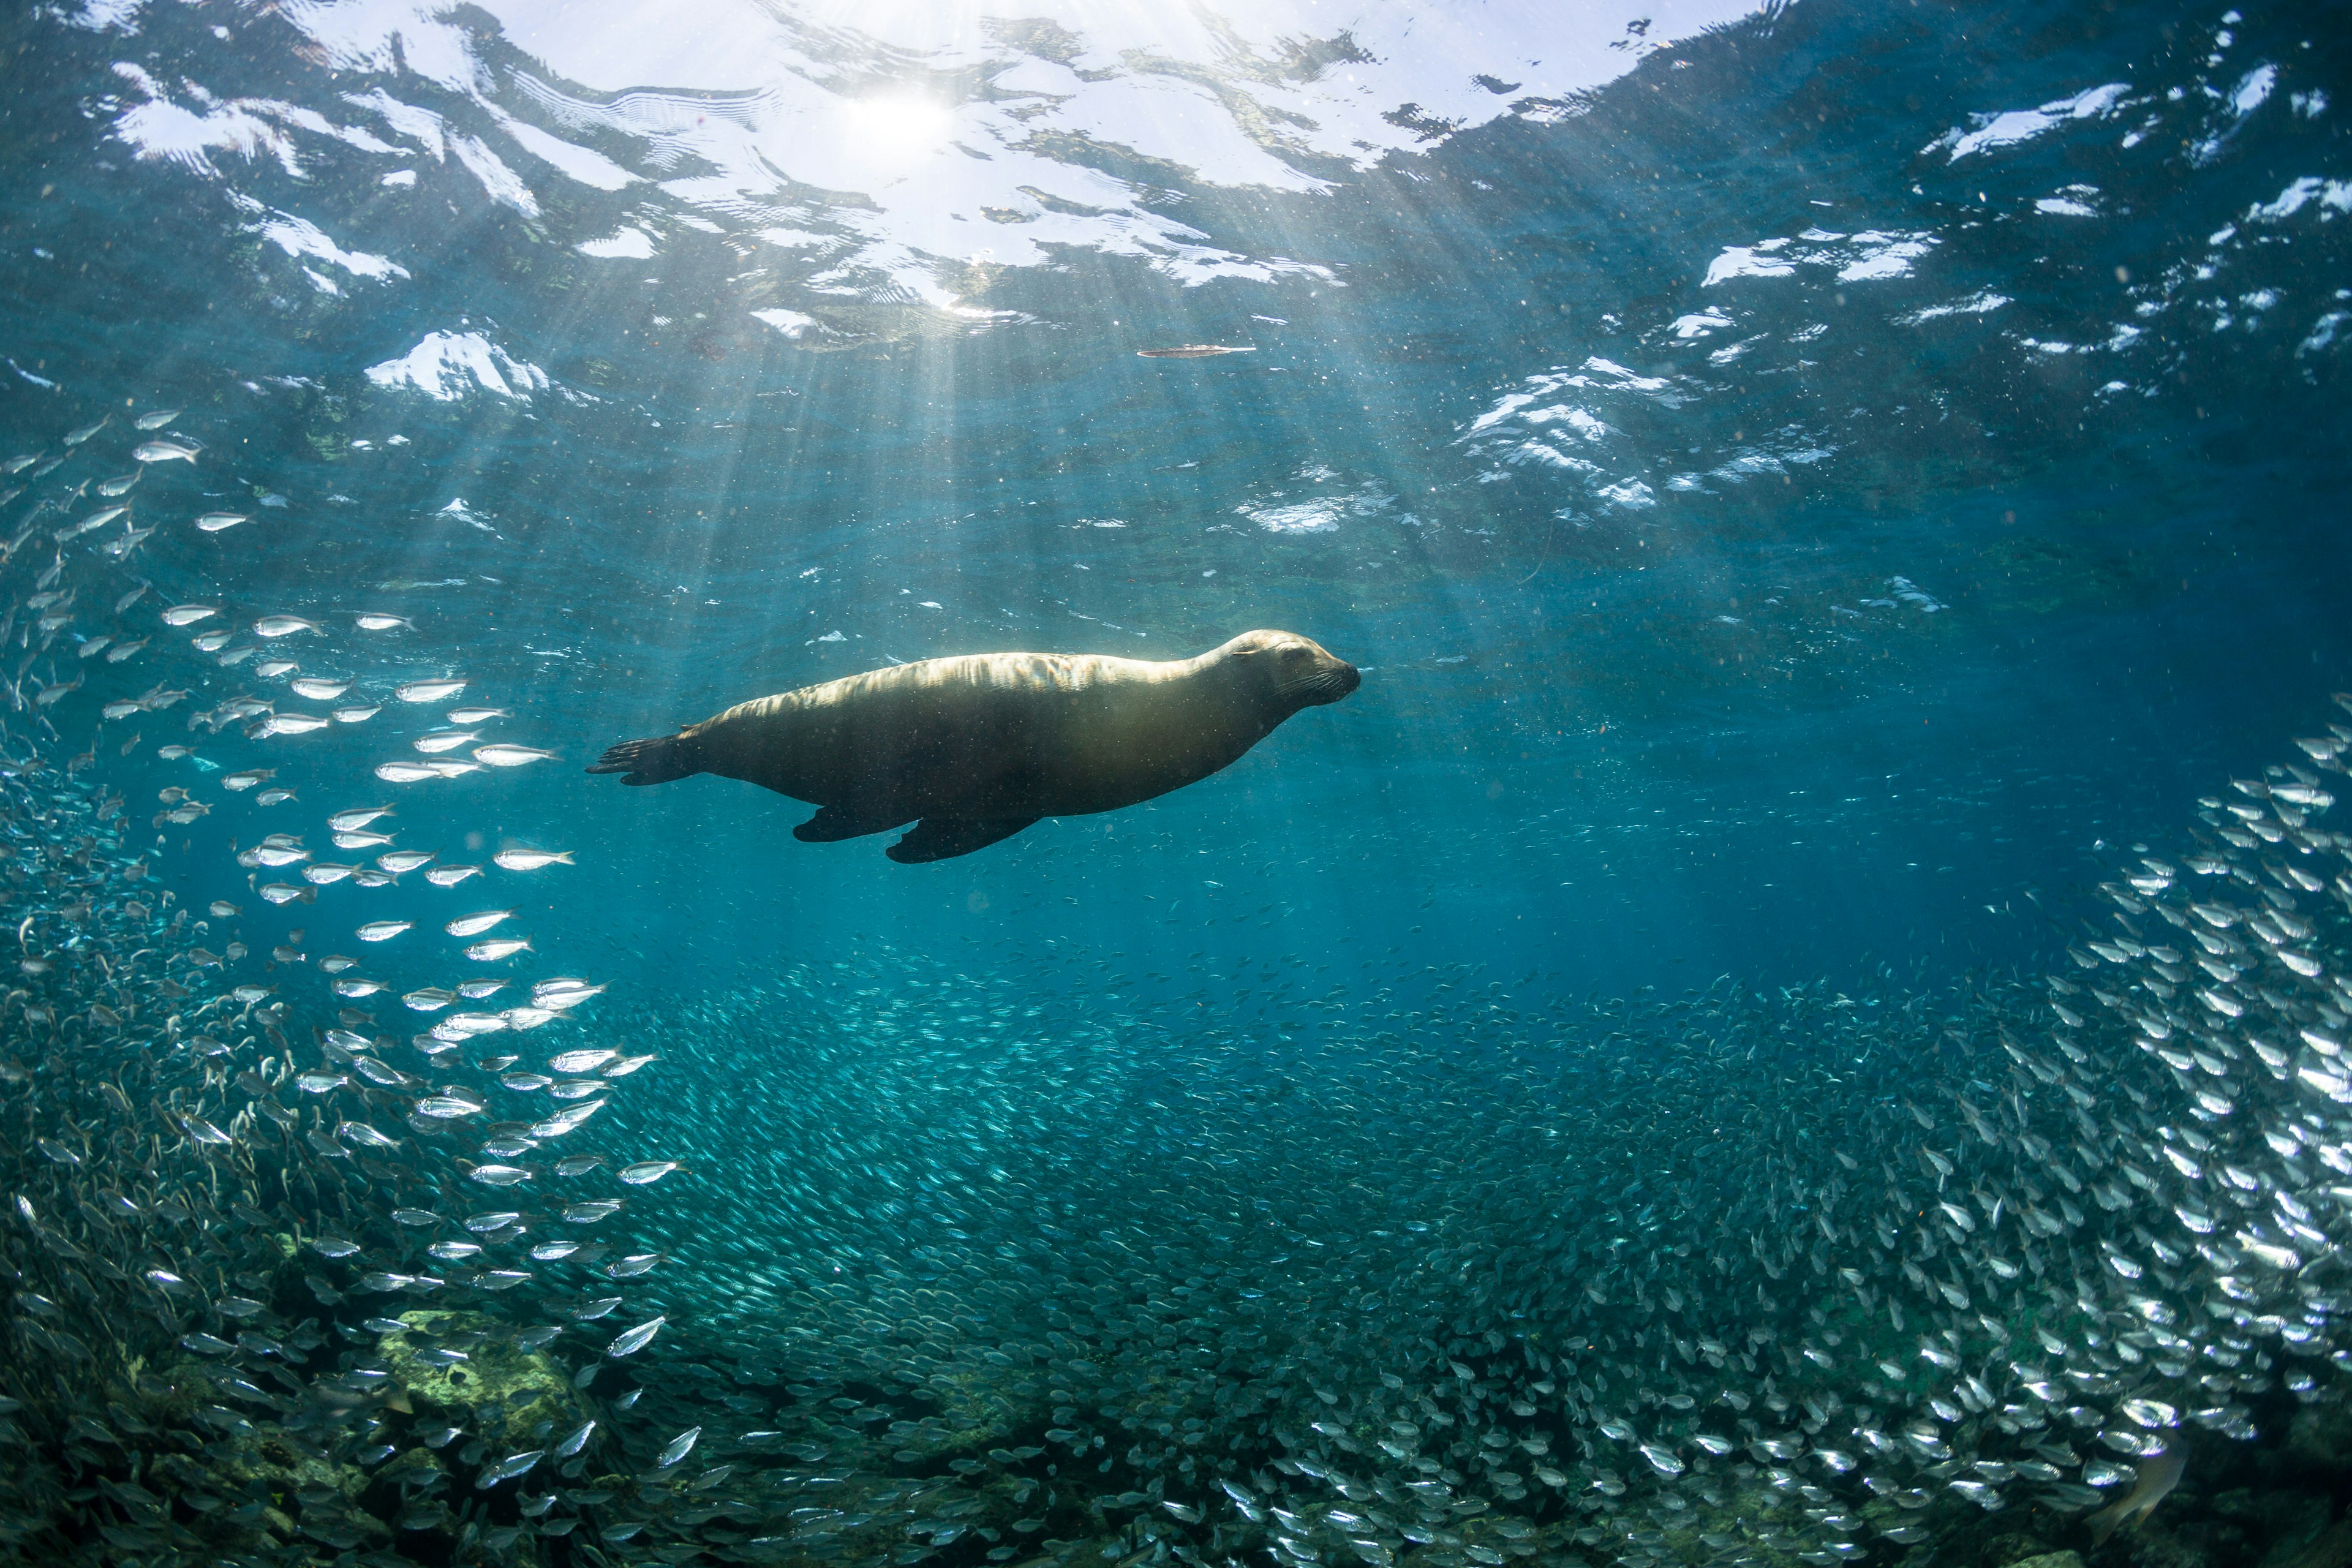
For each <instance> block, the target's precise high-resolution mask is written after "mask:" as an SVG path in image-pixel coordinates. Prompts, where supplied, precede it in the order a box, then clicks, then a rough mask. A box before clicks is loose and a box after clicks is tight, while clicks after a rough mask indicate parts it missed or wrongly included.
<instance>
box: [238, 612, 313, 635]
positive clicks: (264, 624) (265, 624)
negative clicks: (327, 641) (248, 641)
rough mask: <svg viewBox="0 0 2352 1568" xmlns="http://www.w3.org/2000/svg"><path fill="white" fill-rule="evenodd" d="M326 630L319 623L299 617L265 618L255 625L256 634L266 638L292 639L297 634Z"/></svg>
mask: <svg viewBox="0 0 2352 1568" xmlns="http://www.w3.org/2000/svg"><path fill="white" fill-rule="evenodd" d="M326 629H327V628H326V627H324V626H320V624H319V623H318V622H316V621H307V620H304V619H303V618H302V617H301V616H262V617H261V618H260V619H259V620H257V621H256V622H254V623H253V630H254V634H255V635H256V636H257V637H291V636H292V635H293V634H294V633H296V632H323V631H325V630H326Z"/></svg>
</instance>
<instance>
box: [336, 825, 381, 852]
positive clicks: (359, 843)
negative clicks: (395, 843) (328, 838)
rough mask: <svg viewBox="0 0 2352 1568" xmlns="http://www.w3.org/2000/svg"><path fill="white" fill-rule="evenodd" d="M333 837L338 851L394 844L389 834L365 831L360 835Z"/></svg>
mask: <svg viewBox="0 0 2352 1568" xmlns="http://www.w3.org/2000/svg"><path fill="white" fill-rule="evenodd" d="M333 837H334V841H335V847H336V848H338V849H373V848H375V847H377V846H378V845H382V844H389V843H391V842H392V835H391V834H389V833H370V832H367V831H365V830H364V829H362V831H360V832H358V833H338V834H335V835H334V836H333Z"/></svg>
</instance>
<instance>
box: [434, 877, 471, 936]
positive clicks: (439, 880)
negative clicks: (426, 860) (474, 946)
mask: <svg viewBox="0 0 2352 1568" xmlns="http://www.w3.org/2000/svg"><path fill="white" fill-rule="evenodd" d="M481 874H482V868H480V867H479V866H436V867H434V868H433V869H431V870H430V871H427V872H425V880H426V881H428V882H430V883H432V884H433V885H434V886H435V887H436V888H454V887H456V886H457V884H458V883H460V882H462V881H464V880H465V879H467V878H468V877H478V876H480V875H481ZM451 934H452V935H455V936H469V935H471V934H472V933H471V932H470V931H453V932H452V933H451Z"/></svg>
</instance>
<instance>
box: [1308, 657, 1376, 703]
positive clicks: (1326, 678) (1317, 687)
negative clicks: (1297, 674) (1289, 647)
mask: <svg viewBox="0 0 2352 1568" xmlns="http://www.w3.org/2000/svg"><path fill="white" fill-rule="evenodd" d="M1318 651H1319V650H1318ZM1324 657H1325V658H1330V656H1329V655H1328V654H1326V655H1324ZM1363 683H1364V672H1363V671H1362V670H1360V669H1358V668H1356V667H1355V666H1354V665H1352V664H1349V662H1348V661H1347V660H1346V659H1344V658H1334V659H1331V667H1330V668H1328V669H1327V670H1322V671H1319V672H1318V674H1317V676H1316V679H1315V680H1314V683H1313V684H1312V685H1311V686H1309V687H1308V688H1307V689H1306V692H1305V696H1306V699H1307V705H1308V706H1309V707H1321V706H1323V705H1324V704H1327V703H1331V702H1337V701H1339V699H1341V698H1342V697H1345V696H1347V695H1348V693H1349V692H1350V691H1353V690H1355V689H1356V688H1358V687H1359V686H1361V685H1362V684H1363Z"/></svg>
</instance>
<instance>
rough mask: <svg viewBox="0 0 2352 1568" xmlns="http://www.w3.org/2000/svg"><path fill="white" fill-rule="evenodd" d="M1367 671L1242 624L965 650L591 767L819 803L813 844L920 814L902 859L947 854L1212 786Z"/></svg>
mask: <svg viewBox="0 0 2352 1568" xmlns="http://www.w3.org/2000/svg"><path fill="white" fill-rule="evenodd" d="M1360 679H1361V678H1360V676H1359V675H1358V674H1357V672H1356V668H1355V667H1354V666H1353V665H1350V664H1348V663H1345V662H1343V661H1342V660H1339V659H1337V658H1333V657H1332V656H1331V655H1329V654H1328V653H1326V652H1325V651H1324V650H1323V649H1322V648H1321V647H1318V646H1317V645H1316V644H1315V643H1313V642H1310V641H1308V640H1307V638H1305V637H1297V636H1294V635H1292V634H1291V633H1288V632H1274V631H1255V632H1244V634H1242V635H1241V636H1240V637H1235V638H1234V639H1233V640H1232V641H1231V642H1228V643H1226V644H1224V645H1223V647H1217V648H1213V649H1212V650H1210V651H1209V652H1207V653H1204V654H1202V655H1201V656H1200V657H1199V658H1186V659H1175V660H1171V661H1169V662H1167V663H1150V662H1147V661H1144V660H1141V659H1132V658H1105V657H1102V656H1099V655H1092V654H1050V653H990V654H970V655H965V656H963V657H961V658H931V659H924V660H921V661H920V662H919V663H915V664H902V665H895V666H893V667H891V668H887V669H877V670H869V671H867V672H866V674H863V675H852V676H847V677H845V678H844V679H840V680H829V681H826V682H824V684H823V685H821V686H806V687H803V688H801V689H799V690H797V691H785V692H781V693H778V694H777V695H775V696H773V697H761V698H758V699H755V700H752V701H750V702H740V703H737V704H736V705H735V706H734V707H732V708H730V709H728V710H725V711H724V712H722V713H719V714H717V715H715V716H713V717H711V718H709V719H706V720H704V721H702V722H701V723H699V724H690V725H688V726H687V727H686V728H684V729H682V730H680V731H678V732H677V734H675V735H663V736H656V737H653V738H651V739H648V740H643V741H629V742H624V743H622V744H620V745H617V746H614V748H612V749H611V750H610V751H608V752H605V753H604V756H603V757H602V758H601V759H599V760H598V761H597V763H595V764H594V765H593V766H592V767H591V768H589V770H588V771H589V772H590V773H625V774H626V775H627V776H626V777H625V778H624V779H623V780H622V781H621V782H622V783H624V784H665V783H667V782H668V781H669V780H671V779H679V778H686V777H688V776H690V775H692V774H695V773H718V774H719V775H721V776H722V777H726V778H734V779H742V780H744V781H745V782H747V783H750V784H760V785H762V786H764V787H766V788H768V789H772V790H774V791H775V792H776V793H777V794H779V795H791V796H792V797H793V798H794V799H796V800H804V801H809V802H812V803H813V804H814V805H817V806H818V807H820V809H819V810H818V812H817V814H816V816H814V817H812V818H810V819H809V820H808V821H806V822H804V823H803V824H801V826H799V827H797V828H796V829H794V830H793V837H797V838H800V839H801V840H803V842H807V843H828V842H831V841H833V840H835V839H841V838H855V837H860V836H862V835H865V834H868V833H885V832H888V831H890V830H891V829H893V828H898V827H903V826H906V825H907V824H908V823H910V822H914V823H918V826H917V827H916V828H915V830H914V831H913V832H912V833H909V834H908V835H907V837H904V838H902V839H900V840H899V841H898V843H896V844H894V845H892V846H891V847H890V849H889V855H890V858H892V859H893V860H898V861H901V862H908V863H911V862H916V861H923V860H943V859H947V858H950V857H952V856H957V855H968V854H970V853H971V851H973V850H975V849H979V848H982V847H985V846H987V845H990V844H993V843H995V842H997V841H998V840H999V839H1003V838H1009V837H1012V836H1013V834H1015V833H1018V832H1020V831H1021V830H1022V829H1023V828H1024V827H1026V826H1029V825H1030V824H1031V823H1033V822H1035V821H1036V820H1037V819H1038V818H1040V817H1045V816H1083V815H1086V814H1089V813H1093V812H1099V811H1117V810H1118V809H1119V808H1120V807H1121V806H1128V805H1136V804H1137V803H1138V802H1140V801H1146V800H1150V799H1151V798H1152V797H1153V796H1155V795H1165V794H1167V793H1168V792H1169V791H1171V790H1174V789H1181V788H1182V787H1183V786H1184V785H1186V784H1192V783H1195V782H1197V781H1199V780H1201V779H1204V778H1206V777H1208V776H1209V775H1210V774H1211V773H1215V772H1217V771H1218V770H1219V769H1221V768H1223V767H1226V766H1229V765H1230V764H1231V763H1234V762H1235V761H1237V760H1238V759H1239V758H1240V757H1241V756H1242V754H1243V753H1244V752H1247V751H1248V750H1249V749H1250V748H1251V747H1252V746H1254V745H1255V744H1257V742H1260V741H1262V740H1264V739H1265V737H1266V736H1267V735H1269V734H1271V733H1272V732H1273V731H1274V729H1275V727H1276V725H1278V724H1280V723H1281V722H1282V721H1284V720H1285V719H1287V718H1289V717H1290V716H1291V715H1292V714H1293V713H1296V712H1297V711H1298V710H1300V709H1301V708H1308V707H1314V706H1318V705H1319V704H1322V703H1327V702H1336V701H1338V700H1339V699H1340V698H1342V697H1345V696H1346V695H1348V693H1349V692H1350V691H1353V690H1354V689H1356V687H1357V685H1358V684H1359V683H1360Z"/></svg>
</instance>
